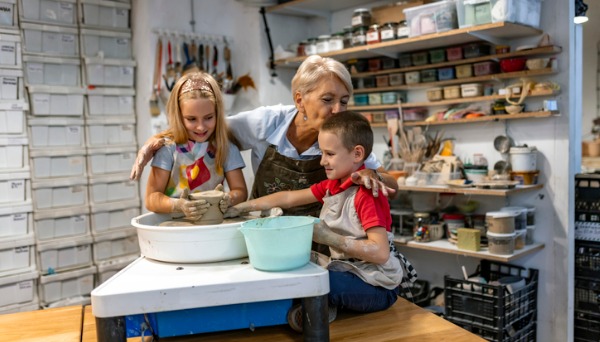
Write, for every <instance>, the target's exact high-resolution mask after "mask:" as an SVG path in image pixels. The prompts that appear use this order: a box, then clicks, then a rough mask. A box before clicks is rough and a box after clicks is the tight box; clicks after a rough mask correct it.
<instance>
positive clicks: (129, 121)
mask: <svg viewBox="0 0 600 342" xmlns="http://www.w3.org/2000/svg"><path fill="white" fill-rule="evenodd" d="M78 6H79V14H80V16H79V24H80V36H79V41H80V46H81V50H80V55H81V61H82V73H83V76H84V77H83V80H84V84H85V85H86V86H87V92H86V98H87V101H86V105H85V131H86V146H87V163H88V175H89V196H90V197H89V198H90V218H91V232H92V235H93V238H94V248H93V259H94V263H95V264H96V266H97V267H98V276H97V277H96V283H97V284H100V283H102V282H104V281H105V280H106V279H108V278H109V277H110V276H112V275H113V274H115V273H116V272H117V271H118V270H120V269H122V268H123V267H125V266H126V265H127V264H129V263H130V262H131V261H132V260H133V259H135V258H136V257H137V256H139V244H138V241H137V234H136V230H135V228H134V227H132V226H131V224H130V221H131V218H133V217H135V216H137V215H139V214H140V198H139V188H138V183H137V182H132V181H130V180H129V171H130V170H131V165H133V162H134V160H135V156H136V151H137V139H136V135H135V132H136V129H135V106H134V103H135V89H134V76H135V73H134V71H135V65H136V64H135V61H134V60H133V52H132V51H133V48H132V44H131V37H132V36H131V29H130V21H129V18H130V11H131V4H130V3H129V1H124V2H123V1H120V2H117V1H99V0H80V1H79V3H78Z"/></svg>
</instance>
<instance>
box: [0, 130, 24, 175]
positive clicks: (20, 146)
mask: <svg viewBox="0 0 600 342" xmlns="http://www.w3.org/2000/svg"><path fill="white" fill-rule="evenodd" d="M28 144H29V142H28V140H27V137H25V136H19V137H14V138H13V137H0V172H6V171H8V170H15V169H22V170H28V169H29V163H28V159H27V157H28V153H27V151H28V150H27V145H28Z"/></svg>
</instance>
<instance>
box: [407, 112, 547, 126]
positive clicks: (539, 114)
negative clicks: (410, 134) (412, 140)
mask: <svg viewBox="0 0 600 342" xmlns="http://www.w3.org/2000/svg"><path fill="white" fill-rule="evenodd" d="M554 114H555V113H553V112H528V113H519V114H496V115H487V116H481V117H478V118H471V119H455V120H442V121H429V122H428V121H404V126H437V125H456V124H469V123H474V122H489V121H503V120H517V119H531V118H547V117H550V116H552V115H554Z"/></svg>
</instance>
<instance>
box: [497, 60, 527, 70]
mask: <svg viewBox="0 0 600 342" xmlns="http://www.w3.org/2000/svg"><path fill="white" fill-rule="evenodd" d="M526 63H527V58H523V57H516V58H505V59H501V60H500V70H502V72H515V71H522V70H525V64H526Z"/></svg>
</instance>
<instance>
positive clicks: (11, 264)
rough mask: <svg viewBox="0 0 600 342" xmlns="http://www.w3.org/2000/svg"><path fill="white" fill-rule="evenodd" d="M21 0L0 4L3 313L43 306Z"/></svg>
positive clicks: (0, 291)
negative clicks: (34, 220) (39, 293)
mask: <svg viewBox="0 0 600 342" xmlns="http://www.w3.org/2000/svg"><path fill="white" fill-rule="evenodd" d="M27 110H29V106H28V104H27V101H26V100H25V94H24V90H23V67H22V63H21V37H20V32H19V27H18V15H17V4H16V0H12V1H10V0H8V1H6V0H3V1H2V2H1V3H0V314H4V313H12V312H19V311H28V310H35V309H37V308H39V299H38V296H37V283H38V271H37V266H36V259H35V238H34V233H33V224H32V210H33V208H32V201H31V184H30V180H31V174H30V169H29V161H28V149H27V145H28V143H29V140H28V137H27V129H26V125H25V112H26V111H27Z"/></svg>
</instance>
